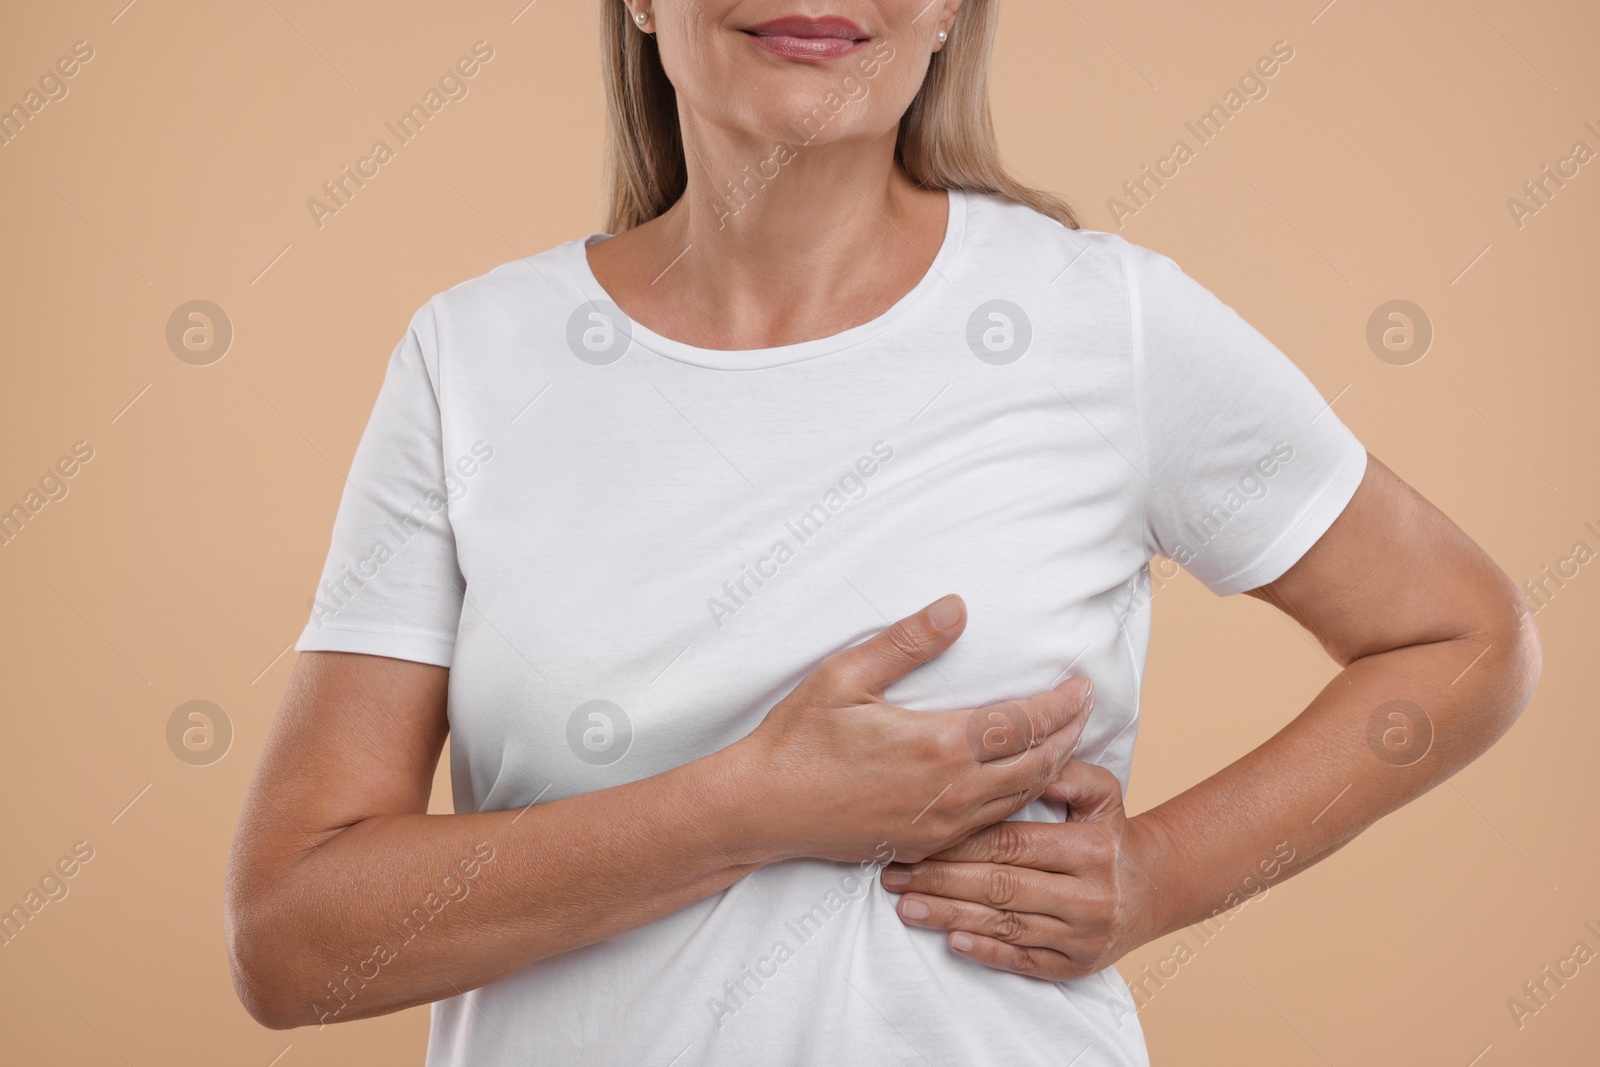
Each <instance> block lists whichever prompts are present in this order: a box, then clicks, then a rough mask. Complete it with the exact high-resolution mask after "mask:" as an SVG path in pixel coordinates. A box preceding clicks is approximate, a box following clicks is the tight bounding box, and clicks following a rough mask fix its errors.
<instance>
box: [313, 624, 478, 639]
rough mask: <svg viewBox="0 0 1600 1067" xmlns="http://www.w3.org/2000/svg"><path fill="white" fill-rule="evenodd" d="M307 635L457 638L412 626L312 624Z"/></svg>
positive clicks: (439, 631) (453, 635)
mask: <svg viewBox="0 0 1600 1067" xmlns="http://www.w3.org/2000/svg"><path fill="white" fill-rule="evenodd" d="M306 633H307V635H308V636H309V635H314V634H366V635H367V636H369V637H389V636H402V637H428V638H433V639H435V640H439V641H451V642H453V641H454V640H455V639H456V635H455V634H451V633H446V632H444V631H443V630H421V629H417V628H415V627H411V626H312V627H310V628H308V629H307V631H306Z"/></svg>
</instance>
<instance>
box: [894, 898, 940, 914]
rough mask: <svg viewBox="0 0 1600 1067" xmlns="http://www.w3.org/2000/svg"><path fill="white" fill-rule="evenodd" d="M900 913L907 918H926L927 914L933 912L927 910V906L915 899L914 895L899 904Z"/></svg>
mask: <svg viewBox="0 0 1600 1067" xmlns="http://www.w3.org/2000/svg"><path fill="white" fill-rule="evenodd" d="M900 914H901V915H904V916H905V917H906V918H908V919H926V918H927V917H928V916H929V915H932V914H933V912H931V911H930V910H928V906H927V905H926V904H924V903H923V902H922V901H920V900H917V899H916V898H915V897H908V898H907V899H906V901H905V902H904V903H903V904H901V905H900Z"/></svg>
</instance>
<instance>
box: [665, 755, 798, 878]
mask: <svg viewBox="0 0 1600 1067" xmlns="http://www.w3.org/2000/svg"><path fill="white" fill-rule="evenodd" d="M690 766H698V767H699V770H700V771H701V775H700V780H699V782H698V789H699V790H701V799H702V801H703V803H702V807H703V808H704V810H705V811H706V812H707V817H708V822H709V823H710V824H711V825H708V826H706V827H705V828H704V832H705V833H706V835H707V836H708V837H710V838H711V839H712V841H713V842H714V844H715V847H716V848H717V850H718V851H719V852H721V853H722V854H723V855H724V856H725V857H726V858H727V859H728V860H729V861H730V864H731V865H733V866H738V867H764V866H766V865H768V864H770V863H776V862H778V861H779V860H785V859H793V858H795V857H796V856H799V855H801V854H802V853H801V850H800V847H799V845H798V842H795V841H790V840H788V839H787V835H785V834H784V833H783V832H782V825H781V819H780V816H781V814H782V811H783V806H782V803H781V801H780V800H779V799H778V797H777V795H776V794H777V790H776V789H774V788H773V783H774V781H775V778H774V775H773V773H772V763H771V760H770V759H768V758H767V755H766V753H765V751H764V750H763V748H762V746H761V744H760V742H759V740H757V739H756V737H755V735H749V736H746V737H744V738H741V739H740V740H738V741H735V742H734V743H733V744H731V745H729V746H728V747H727V748H724V749H721V750H719V751H717V752H713V753H712V754H711V755H709V756H706V757H704V758H703V759H700V760H697V761H695V763H694V764H690Z"/></svg>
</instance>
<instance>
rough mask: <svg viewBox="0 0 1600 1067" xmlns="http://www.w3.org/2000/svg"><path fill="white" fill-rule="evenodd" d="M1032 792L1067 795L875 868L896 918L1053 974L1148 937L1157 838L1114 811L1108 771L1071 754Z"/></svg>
mask: <svg viewBox="0 0 1600 1067" xmlns="http://www.w3.org/2000/svg"><path fill="white" fill-rule="evenodd" d="M1043 798H1044V799H1046V800H1056V801H1062V802H1064V803H1066V804H1067V805H1068V806H1069V810H1068V821H1067V822H1064V823H1053V822H1050V823H1043V822H1000V823H995V824H994V825H993V826H990V827H988V828H986V829H984V830H981V831H979V832H978V833H976V834H974V835H973V836H972V837H970V838H968V839H967V840H966V841H964V842H962V843H961V844H959V845H956V846H955V847H953V848H950V849H946V850H945V851H943V852H940V853H937V854H935V855H932V856H929V857H928V858H927V859H925V860H923V861H921V862H919V863H914V864H899V863H893V864H890V865H889V866H887V867H885V868H884V870H883V874H882V876H881V877H882V879H883V886H884V888H885V889H887V890H889V891H890V892H891V893H900V894H902V896H901V898H900V903H899V907H898V909H897V910H898V912H899V915H900V919H901V921H902V922H905V923H907V924H908V925H911V926H925V927H929V928H932V929H936V930H948V931H950V934H949V936H948V938H947V941H948V942H949V945H950V947H951V949H953V950H954V951H956V952H958V953H960V954H961V955H963V956H967V957H969V958H971V959H974V960H976V961H978V962H979V963H982V964H984V965H985V966H988V967H994V968H996V969H997V970H1002V971H1013V972H1015V973H1017V974H1024V975H1028V976H1029V977H1032V978H1043V979H1047V980H1049V981H1056V982H1059V981H1062V980H1065V979H1069V978H1083V977H1087V976H1088V975H1091V974H1094V973H1095V972H1096V971H1099V970H1102V969H1104V968H1106V967H1109V966H1110V965H1111V964H1113V963H1115V962H1116V961H1117V960H1118V959H1120V958H1121V957H1122V956H1124V955H1126V954H1127V953H1129V952H1130V951H1132V950H1133V949H1135V948H1137V947H1139V946H1140V945H1141V944H1144V943H1145V942H1146V941H1149V940H1151V939H1153V938H1155V937H1157V936H1159V935H1160V934H1161V933H1162V932H1163V931H1162V929H1161V922H1162V920H1161V918H1160V916H1159V914H1158V909H1157V907H1156V905H1157V902H1158V900H1159V893H1158V891H1157V887H1156V884H1155V882H1154V881H1152V879H1153V878H1155V877H1156V867H1157V866H1158V864H1157V862H1156V861H1157V854H1156V849H1157V847H1158V840H1157V835H1156V834H1155V833H1154V832H1153V831H1152V829H1151V827H1150V826H1149V824H1147V823H1143V822H1141V821H1140V818H1137V817H1136V818H1133V819H1129V818H1128V816H1127V814H1126V812H1124V811H1123V808H1122V787H1121V784H1120V783H1118V781H1117V779H1116V776H1115V775H1113V774H1112V773H1111V772H1110V771H1108V770H1106V769H1105V768H1103V767H1097V766H1095V765H1093V764H1090V763H1084V762H1082V761H1080V760H1072V761H1070V762H1069V763H1068V764H1067V766H1066V768H1065V769H1064V770H1063V771H1062V772H1061V777H1060V778H1059V779H1058V780H1057V781H1056V782H1055V783H1054V784H1052V785H1051V786H1050V787H1049V788H1048V789H1046V790H1045V792H1044V797H1043Z"/></svg>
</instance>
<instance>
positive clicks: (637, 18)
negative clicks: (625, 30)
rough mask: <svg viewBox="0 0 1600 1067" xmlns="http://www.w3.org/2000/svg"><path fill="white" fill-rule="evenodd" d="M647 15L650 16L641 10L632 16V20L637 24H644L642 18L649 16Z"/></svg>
mask: <svg viewBox="0 0 1600 1067" xmlns="http://www.w3.org/2000/svg"><path fill="white" fill-rule="evenodd" d="M649 17H650V16H649V15H646V14H645V13H644V12H643V11H641V12H639V13H638V14H637V15H635V16H633V21H635V22H637V23H638V24H639V25H641V26H643V25H644V20H645V19H647V18H649Z"/></svg>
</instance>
